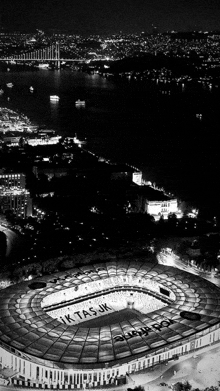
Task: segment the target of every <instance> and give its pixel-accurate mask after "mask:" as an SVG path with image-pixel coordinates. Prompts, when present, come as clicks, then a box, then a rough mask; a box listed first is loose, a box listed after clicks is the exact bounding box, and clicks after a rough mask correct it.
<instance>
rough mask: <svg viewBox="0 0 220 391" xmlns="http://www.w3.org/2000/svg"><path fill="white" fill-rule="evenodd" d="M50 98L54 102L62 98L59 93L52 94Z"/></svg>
mask: <svg viewBox="0 0 220 391" xmlns="http://www.w3.org/2000/svg"><path fill="white" fill-rule="evenodd" d="M50 100H51V101H52V102H59V100H60V98H59V96H58V95H50Z"/></svg>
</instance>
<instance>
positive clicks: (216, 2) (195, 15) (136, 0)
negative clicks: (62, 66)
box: [0, 0, 220, 34]
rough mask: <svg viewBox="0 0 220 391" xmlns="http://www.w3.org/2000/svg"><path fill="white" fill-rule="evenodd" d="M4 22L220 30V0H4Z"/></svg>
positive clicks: (84, 30) (12, 25)
mask: <svg viewBox="0 0 220 391" xmlns="http://www.w3.org/2000/svg"><path fill="white" fill-rule="evenodd" d="M0 23H1V28H4V29H7V30H20V31H25V30H26V31H28V30H31V31H34V30H35V29H36V28H39V29H43V30H46V29H54V30H63V31H64V30H67V31H71V32H73V33H78V34H92V33H94V34H105V33H117V32H119V31H122V32H125V33H135V32H138V33H139V32H141V31H145V32H152V28H153V26H155V27H157V28H158V31H159V32H164V31H167V30H169V31H170V30H179V31H192V30H197V31H198V30H203V31H206V30H220V0H1V1H0Z"/></svg>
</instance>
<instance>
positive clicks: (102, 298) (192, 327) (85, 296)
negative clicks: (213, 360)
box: [0, 260, 220, 388]
mask: <svg viewBox="0 0 220 391" xmlns="http://www.w3.org/2000/svg"><path fill="white" fill-rule="evenodd" d="M219 292H220V290H219V288H218V287H216V286H215V285H213V284H211V283H210V282H208V281H206V280H203V279H201V278H199V277H197V276H195V275H192V274H189V273H187V272H183V271H181V270H179V269H175V268H172V267H167V266H164V265H158V264H151V263H147V262H146V263H143V262H139V261H124V260H123V261H119V262H115V261H112V262H107V263H102V264H101V263H97V264H94V265H92V266H91V265H88V266H82V267H80V268H77V269H76V268H75V269H72V270H68V272H60V273H56V274H53V275H50V276H44V277H41V278H38V279H35V280H32V281H31V282H30V281H27V282H23V283H20V284H17V285H14V286H10V287H8V288H6V289H4V290H2V291H1V301H0V312H1V319H0V343H1V345H0V352H1V356H2V363H3V365H6V366H9V367H10V368H11V369H13V370H14V371H15V373H16V376H14V378H13V379H14V380H13V382H14V383H15V384H16V382H18V381H20V382H23V383H25V384H23V383H22V384H23V385H30V384H29V383H30V382H31V381H32V382H35V383H36V384H42V383H43V382H44V383H45V382H46V383H48V384H53V385H57V384H59V386H60V387H61V386H62V385H65V384H68V385H70V384H71V385H72V386H73V387H78V388H79V387H81V386H82V385H83V384H85V386H88V385H91V386H100V385H106V384H108V383H109V382H111V383H112V384H115V385H117V384H119V383H118V382H119V380H120V376H125V375H126V373H131V372H133V371H138V370H141V369H144V368H146V367H148V366H152V365H154V364H155V363H158V362H161V361H166V360H169V359H172V357H173V356H175V357H176V356H178V355H182V354H186V353H188V352H189V351H190V350H194V349H199V348H201V347H203V346H205V345H209V344H212V343H213V342H215V341H217V340H219V339H220V329H219V325H220V318H219V315H220V298H219V297H220V295H219ZM19 360H20V363H19Z"/></svg>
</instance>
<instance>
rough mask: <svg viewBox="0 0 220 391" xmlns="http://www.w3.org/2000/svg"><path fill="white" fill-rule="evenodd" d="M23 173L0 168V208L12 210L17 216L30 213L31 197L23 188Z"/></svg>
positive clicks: (29, 214) (25, 215) (24, 215)
mask: <svg viewBox="0 0 220 391" xmlns="http://www.w3.org/2000/svg"><path fill="white" fill-rule="evenodd" d="M25 179H26V178H25V175H24V174H22V173H15V172H14V173H11V172H6V171H5V170H0V210H1V212H2V213H5V212H6V211H9V210H10V211H12V212H13V213H14V214H15V215H16V216H17V217H21V218H26V217H28V216H31V215H32V199H31V197H30V193H29V191H28V190H26V189H25V183H26V181H25Z"/></svg>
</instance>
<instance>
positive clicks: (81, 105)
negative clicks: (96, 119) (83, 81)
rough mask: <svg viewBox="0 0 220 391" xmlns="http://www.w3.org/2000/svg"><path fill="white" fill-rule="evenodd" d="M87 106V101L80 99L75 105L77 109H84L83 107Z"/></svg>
mask: <svg viewBox="0 0 220 391" xmlns="http://www.w3.org/2000/svg"><path fill="white" fill-rule="evenodd" d="M85 104H86V101H85V100H80V99H78V100H77V101H76V102H75V105H76V106H77V107H83V106H85Z"/></svg>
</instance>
